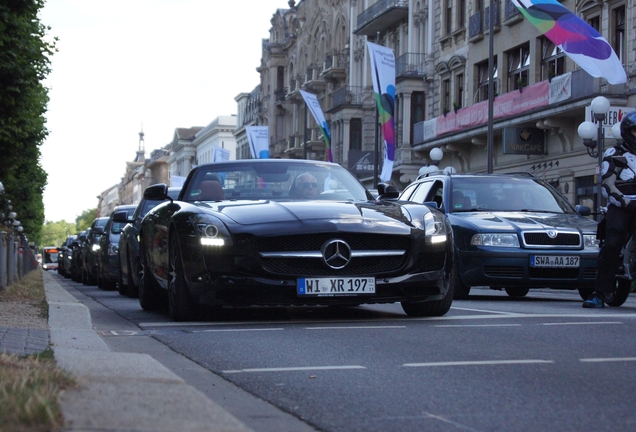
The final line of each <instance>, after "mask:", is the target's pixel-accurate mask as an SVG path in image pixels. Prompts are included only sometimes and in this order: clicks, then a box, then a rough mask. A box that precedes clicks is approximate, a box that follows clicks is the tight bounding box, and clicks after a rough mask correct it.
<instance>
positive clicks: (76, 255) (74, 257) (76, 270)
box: [69, 230, 87, 282]
mask: <svg viewBox="0 0 636 432" xmlns="http://www.w3.org/2000/svg"><path fill="white" fill-rule="evenodd" d="M86 235H87V232H86V230H84V231H80V232H79V233H77V237H76V238H75V240H73V243H71V265H70V267H69V271H70V273H71V279H72V280H74V281H75V282H81V281H82V251H83V250H84V242H86Z"/></svg>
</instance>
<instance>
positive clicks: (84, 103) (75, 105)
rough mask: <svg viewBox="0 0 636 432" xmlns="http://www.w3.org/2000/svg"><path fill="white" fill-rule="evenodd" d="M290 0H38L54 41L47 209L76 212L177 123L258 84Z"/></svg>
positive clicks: (54, 216) (218, 110)
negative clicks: (264, 51) (277, 21)
mask: <svg viewBox="0 0 636 432" xmlns="http://www.w3.org/2000/svg"><path fill="white" fill-rule="evenodd" d="M279 8H283V9H286V8H289V6H288V2H287V0H243V1H220V0H46V3H45V6H44V8H43V9H42V10H41V11H40V14H39V18H40V22H41V23H42V24H43V25H45V26H49V27H51V28H50V30H49V31H48V37H51V38H52V37H57V38H58V39H59V40H58V42H57V48H58V52H57V53H55V54H54V55H53V56H52V58H51V69H52V71H51V73H50V74H49V76H48V77H47V79H46V80H45V82H44V85H45V86H46V87H47V88H49V97H50V101H49V104H48V111H47V113H46V114H45V116H46V118H47V123H46V128H47V129H48V130H49V135H48V137H47V138H46V140H45V142H44V143H43V145H42V147H41V152H42V158H41V165H42V168H43V169H44V170H45V171H46V172H47V174H48V184H47V186H46V189H45V191H44V211H45V219H46V221H51V222H58V221H61V220H66V221H67V222H75V219H76V217H77V216H79V215H81V214H82V212H84V211H85V210H88V209H91V208H95V207H97V203H98V200H97V196H98V195H99V194H101V193H102V192H104V191H105V190H107V189H109V188H110V187H112V186H114V185H116V184H118V183H119V182H120V181H121V178H122V177H123V176H124V174H125V170H126V162H127V161H132V160H133V159H134V158H135V156H136V152H137V149H138V147H139V132H140V131H141V130H143V132H144V135H145V136H144V141H145V150H146V156H147V157H148V156H149V155H150V153H151V152H152V151H153V150H155V149H158V148H162V147H164V146H165V145H166V144H168V143H169V142H171V141H172V138H173V135H174V130H175V129H176V128H180V127H183V128H189V127H193V126H207V125H208V124H209V123H211V122H212V121H213V120H214V119H215V118H216V117H218V116H221V115H232V114H236V101H235V100H234V98H235V97H236V96H237V95H238V94H240V93H244V92H245V93H248V92H251V91H252V90H253V89H254V87H256V86H257V85H258V84H259V75H258V72H256V68H257V67H258V66H259V65H260V60H261V47H262V46H261V42H262V40H263V39H266V38H268V37H269V29H270V28H271V23H270V20H271V18H272V15H273V14H274V13H275V12H276V10H277V9H279Z"/></svg>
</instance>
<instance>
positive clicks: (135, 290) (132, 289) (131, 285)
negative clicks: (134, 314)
mask: <svg viewBox="0 0 636 432" xmlns="http://www.w3.org/2000/svg"><path fill="white" fill-rule="evenodd" d="M140 267H141V265H138V267H137V268H140ZM134 269H135V267H133V265H132V263H131V262H130V261H128V274H127V276H126V280H127V281H128V293H127V295H128V297H130V298H137V297H139V287H137V285H135V280H134V279H133V276H132V272H133V270H134ZM139 279H140V280H141V275H140V276H139Z"/></svg>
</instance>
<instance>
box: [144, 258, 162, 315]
mask: <svg viewBox="0 0 636 432" xmlns="http://www.w3.org/2000/svg"><path fill="white" fill-rule="evenodd" d="M142 268H143V271H142V274H141V280H140V281H139V305H140V306H141V308H142V309H143V310H147V311H152V310H155V309H157V307H158V306H159V300H158V299H157V296H158V293H157V288H156V287H155V284H154V283H153V280H152V275H151V274H150V270H149V268H148V265H147V264H145V263H142Z"/></svg>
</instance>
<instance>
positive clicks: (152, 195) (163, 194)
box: [144, 183, 172, 201]
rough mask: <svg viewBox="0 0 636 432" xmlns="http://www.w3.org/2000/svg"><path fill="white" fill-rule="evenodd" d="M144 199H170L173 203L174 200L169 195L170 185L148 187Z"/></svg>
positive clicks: (162, 184)
mask: <svg viewBox="0 0 636 432" xmlns="http://www.w3.org/2000/svg"><path fill="white" fill-rule="evenodd" d="M144 198H146V199H147V200H157V201H163V200H166V199H169V200H170V201H172V198H170V196H169V195H168V185H167V184H165V183H159V184H156V185H152V186H148V187H147V188H146V190H145V191H144Z"/></svg>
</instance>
